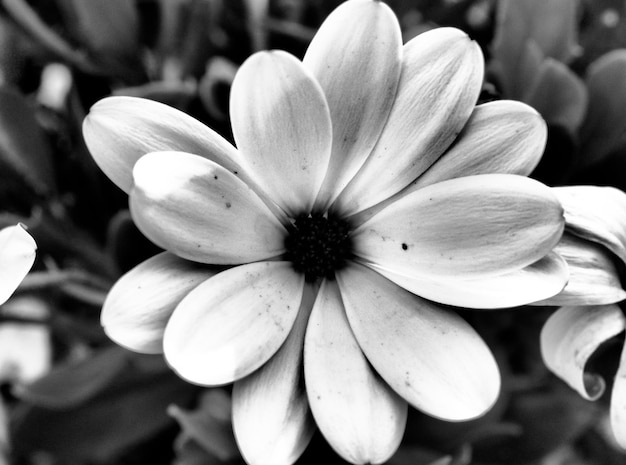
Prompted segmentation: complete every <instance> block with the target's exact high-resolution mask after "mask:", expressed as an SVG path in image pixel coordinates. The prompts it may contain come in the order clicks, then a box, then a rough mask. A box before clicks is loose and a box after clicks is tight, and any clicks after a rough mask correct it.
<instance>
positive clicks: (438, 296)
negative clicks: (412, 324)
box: [370, 253, 569, 309]
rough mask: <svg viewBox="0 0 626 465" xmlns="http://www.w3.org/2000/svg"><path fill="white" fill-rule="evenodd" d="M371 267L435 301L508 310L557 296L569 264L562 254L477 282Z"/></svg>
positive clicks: (564, 280) (476, 280)
mask: <svg viewBox="0 0 626 465" xmlns="http://www.w3.org/2000/svg"><path fill="white" fill-rule="evenodd" d="M370 267H371V268H372V269H373V270H375V271H377V272H379V273H380V274H382V275H383V276H385V277H386V278H388V279H390V280H391V281H393V282H394V283H396V284H397V285H398V286H401V287H403V288H404V289H406V290H408V291H410V292H413V293H414V294H417V295H419V296H420V297H424V298H426V299H429V300H433V301H435V302H439V303H442V304H446V305H455V306H457V307H466V308H479V309H491V308H505V307H517V306H520V305H526V304H528V303H530V302H533V301H535V300H538V299H543V298H547V297H552V296H553V295H555V294H558V293H559V292H560V291H561V290H563V288H564V287H565V284H566V283H567V279H568V276H569V274H568V267H567V263H566V262H565V260H564V259H563V258H561V256H559V254H556V253H549V254H548V255H546V256H545V257H543V258H542V259H541V260H539V261H537V262H535V263H533V264H531V265H528V266H527V267H524V268H522V269H521V270H516V271H512V272H510V273H506V274H502V275H497V276H487V277H483V278H476V279H451V278H445V279H430V278H429V277H427V276H413V277H410V276H404V275H401V274H397V273H393V272H391V271H389V270H386V269H384V268H381V267H377V266H376V265H370Z"/></svg>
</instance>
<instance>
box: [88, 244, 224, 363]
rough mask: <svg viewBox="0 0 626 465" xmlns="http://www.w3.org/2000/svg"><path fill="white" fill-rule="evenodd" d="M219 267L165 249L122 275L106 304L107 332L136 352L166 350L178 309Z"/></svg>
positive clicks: (105, 329) (104, 311)
mask: <svg viewBox="0 0 626 465" xmlns="http://www.w3.org/2000/svg"><path fill="white" fill-rule="evenodd" d="M216 272H217V270H216V269H214V268H209V267H206V266H201V265H198V264H197V263H194V262H190V261H187V260H183V259H182V258H178V257H177V256H176V255H173V254H170V253H169V252H163V253H160V254H158V255H155V256H154V257H152V258H150V259H148V260H146V261H145V262H143V263H140V264H139V265H137V266H136V267H135V268H133V269H132V270H130V271H129V272H128V273H126V274H125V275H124V276H122V277H121V278H120V279H119V280H118V281H117V282H116V283H115V285H114V286H113V287H112V288H111V291H110V292H109V294H108V295H107V298H106V300H105V302H104V306H103V307H102V314H101V316H100V320H101V323H102V326H103V327H104V331H105V332H106V333H107V335H108V336H109V337H110V338H111V339H113V340H114V341H115V342H116V343H118V344H120V345H122V346H124V347H127V348H129V349H131V350H134V351H136V352H142V353H148V354H156V353H161V352H163V332H164V331H165V325H166V324H167V321H168V320H169V318H170V316H171V314H172V312H173V311H174V308H176V306H177V305H178V304H179V303H180V301H181V300H182V299H183V297H185V296H186V295H187V294H188V293H189V291H191V290H192V289H193V288H195V287H196V286H197V285H198V284H200V283H201V282H203V281H206V280H207V279H208V278H210V277H212V276H214V275H215V274H216Z"/></svg>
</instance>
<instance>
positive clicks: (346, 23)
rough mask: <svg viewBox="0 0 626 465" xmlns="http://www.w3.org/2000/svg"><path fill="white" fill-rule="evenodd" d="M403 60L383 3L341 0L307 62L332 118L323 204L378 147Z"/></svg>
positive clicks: (394, 27)
mask: <svg viewBox="0 0 626 465" xmlns="http://www.w3.org/2000/svg"><path fill="white" fill-rule="evenodd" d="M401 59H402V37H401V35H400V26H399V24H398V20H397V19H396V16H395V15H394V14H393V12H392V11H391V9H390V8H389V7H388V6H387V5H385V4H384V3H383V2H372V1H359V0H357V1H348V2H344V3H342V4H341V5H340V6H339V7H338V8H337V9H335V10H334V11H333V12H332V13H331V14H330V16H328V18H327V19H326V20H325V21H324V23H323V24H322V26H321V27H320V29H319V31H318V32H317V34H316V35H315V37H314V38H313V41H312V42H311V44H310V45H309V48H308V49H307V52H306V55H305V56H304V60H303V62H304V65H305V66H306V67H307V68H309V69H310V70H311V71H312V72H313V74H314V75H315V77H316V78H317V80H318V81H319V83H320V84H321V86H322V89H324V94H325V95H326V100H327V101H328V106H329V107H330V115H331V119H332V122H333V148H332V156H331V160H330V167H329V170H328V173H327V175H326V179H325V180H324V184H323V186H322V190H321V192H320V196H319V198H318V202H317V203H318V208H319V209H322V210H323V209H325V207H327V205H328V204H329V203H330V202H331V201H332V200H334V198H335V197H336V196H337V195H338V194H339V192H340V191H341V189H343V188H344V187H345V185H346V184H347V183H348V181H349V180H350V179H351V178H352V177H353V176H354V175H355V173H356V172H357V170H358V169H359V168H360V167H361V166H362V165H363V162H364V161H365V158H366V157H367V155H368V154H369V153H370V152H371V150H372V148H373V147H374V144H375V143H376V140H377V139H378V137H379V135H380V133H381V131H382V129H383V126H384V124H385V121H386V120H387V116H388V115H389V111H390V110H391V105H392V104H393V100H394V97H395V95H396V89H397V86H398V80H399V79H400V67H401ZM355 82H358V85H355Z"/></svg>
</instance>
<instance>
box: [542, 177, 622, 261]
mask: <svg viewBox="0 0 626 465" xmlns="http://www.w3.org/2000/svg"><path fill="white" fill-rule="evenodd" d="M553 190H554V193H555V194H556V196H557V197H558V199H559V201H560V202H561V204H562V205H563V209H564V210H565V227H566V228H567V229H568V230H569V231H571V232H572V233H574V234H576V235H577V236H579V237H582V238H584V239H587V240H590V241H593V242H597V243H599V244H601V245H603V246H605V247H606V248H607V249H609V250H610V251H611V252H613V253H614V254H615V255H617V256H618V257H619V258H621V259H622V261H623V262H625V263H626V194H625V193H624V192H622V191H620V190H619V189H615V188H614V187H597V186H566V187H555V188H554V189H553ZM599 207H600V208H599Z"/></svg>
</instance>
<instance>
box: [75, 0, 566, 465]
mask: <svg viewBox="0 0 626 465" xmlns="http://www.w3.org/2000/svg"><path fill="white" fill-rule="evenodd" d="M483 70H484V63H483V57H482V54H481V51H480V49H479V47H478V45H477V44H476V43H475V42H473V41H472V40H470V39H469V38H468V37H467V35H466V34H464V33H463V32H461V31H459V30H457V29H454V28H441V29H435V30H432V31H429V32H426V33H424V34H421V35H419V36H417V37H416V38H414V39H413V40H411V41H410V42H408V43H407V44H405V45H403V44H402V40H401V34H400V27H399V25H398V22H397V19H396V17H395V16H394V14H393V13H392V11H391V10H390V9H389V8H388V7H387V6H386V5H385V4H384V3H382V2H379V1H371V0H350V1H347V2H345V3H343V4H342V5H341V6H339V7H338V8H337V9H336V10H335V11H334V12H333V13H332V14H331V15H330V16H329V18H328V19H327V20H326V21H325V22H324V23H323V25H322V26H321V28H320V30H319V32H318V33H317V34H316V36H315V38H314V39H313V41H312V43H311V44H310V46H309V48H308V50H307V52H306V55H305V57H304V59H303V60H302V61H300V60H298V59H296V58H295V57H293V56H291V55H289V54H288V53H285V52H282V51H267V52H259V53H256V54H254V55H253V56H251V57H250V58H249V59H248V60H246V61H245V62H244V63H243V65H242V66H241V67H240V69H239V70H238V72H237V74H236V76H235V79H234V81H233V85H232V89H231V99H230V117H231V122H232V130H233V136H234V140H235V143H236V148H235V147H233V146H232V145H231V144H230V143H229V142H227V141H226V140H225V139H224V138H222V137H221V136H219V135H218V134H216V133H215V132H213V131H212V130H211V129H209V128H207V127H206V126H204V125H203V124H201V123H200V122H198V121H196V120H194V119H193V118H191V117H189V116H187V115H185V114H183V113H181V112H179V111H177V110H174V109H172V108H169V107H167V106H164V105H161V104H158V103H155V102H151V101H147V100H141V99H137V98H129V97H109V98H106V99H104V100H102V101H100V102H98V103H96V104H95V105H94V106H93V108H92V109H91V111H90V113H89V115H88V116H87V118H86V120H85V122H84V127H83V130H84V135H85V140H86V142H87V146H88V148H89V150H90V152H91V153H92V155H93V157H94V159H95V160H96V162H97V163H98V164H99V165H100V167H101V168H102V169H103V171H104V172H105V173H106V174H107V175H108V176H109V177H110V178H111V180H113V182H115V183H116V184H117V185H118V186H119V187H120V188H122V189H123V190H125V191H126V192H127V193H128V194H129V202H130V210H131V213H132V216H133V218H134V220H135V222H136V223H137V225H138V227H139V228H140V229H141V231H143V233H144V234H145V235H146V236H147V237H148V238H150V239H151V240H152V241H153V242H155V243H156V244H157V245H159V246H160V247H162V248H163V249H165V250H166V251H165V252H163V253H161V254H159V255H157V256H155V257H153V258H151V259H149V260H147V261H146V262H144V263H142V264H140V265H138V266H137V267H136V268H134V269H133V270H131V271H130V272H129V273H127V274H126V275H125V276H124V277H122V278H121V279H120V280H119V281H118V282H117V283H116V285H115V286H114V287H113V289H112V290H111V292H110V294H109V296H108V298H107V301H106V303H105V305H104V308H103V313H102V323H103V326H104V329H105V331H106V332H107V333H108V334H109V335H110V337H111V338H112V339H113V340H115V341H117V342H118V343H119V344H121V345H124V346H126V347H128V348H130V349H133V350H136V351H140V352H148V353H158V352H164V354H165V357H166V359H167V361H168V363H169V364H170V365H171V366H172V368H173V369H174V370H175V371H176V372H177V373H178V374H179V375H180V376H181V377H183V378H185V379H187V380H189V381H191V382H193V383H197V384H200V385H210V386H214V385H223V384H227V383H232V382H234V388H233V428H234V432H235V436H236V438H237V442H238V444H239V447H240V448H241V451H242V454H243V456H244V458H245V459H246V461H248V462H249V463H251V464H264V463H268V464H269V463H271V464H282V463H293V462H294V461H295V460H296V459H297V458H298V456H299V455H300V454H301V453H302V451H303V450H304V448H305V447H306V445H307V444H308V441H309V440H310V438H311V435H312V433H313V431H314V428H315V426H317V427H318V428H319V429H320V430H321V432H322V434H323V435H324V436H325V438H326V439H327V440H328V442H329V443H330V445H331V446H332V447H333V448H334V449H335V450H336V451H337V453H338V454H340V455H341V456H342V457H343V458H344V459H346V460H348V461H350V462H352V463H381V462H384V461H385V460H387V459H388V458H389V457H390V456H391V455H392V454H393V453H394V451H395V450H396V448H397V447H398V445H399V443H400V440H401V438H402V434H403V431H404V427H405V421H406V415H407V407H408V405H411V406H413V407H415V408H417V409H419V410H421V411H423V412H425V413H427V414H429V415H432V416H434V417H438V418H442V419H446V420H451V421H461V420H467V419H471V418H475V417H478V416H480V415H482V414H484V413H485V412H486V411H487V410H488V409H489V408H490V407H491V406H492V405H493V403H494V402H495V400H496V398H497V396H498V393H499V388H500V377H499V373H498V367H497V365H496V363H495V360H494V357H493V356H492V354H491V352H490V350H489V348H488V347H487V345H486V344H485V343H484V342H483V340H482V339H481V338H480V337H479V335H478V334H477V333H476V332H475V330H474V329H473V328H472V327H471V326H470V325H469V324H468V323H467V322H465V321H464V320H463V319H462V318H461V317H459V316H458V315H457V314H456V313H455V312H454V311H453V310H451V309H450V308H449V307H448V306H449V305H454V306H463V307H473V308H499V307H510V306H516V305H523V304H526V303H529V302H534V301H538V300H541V299H547V298H549V297H551V296H553V295H555V294H558V293H559V292H560V291H561V290H562V289H563V288H564V286H565V284H566V282H567V278H568V271H567V264H566V262H565V260H564V259H563V258H562V257H561V256H560V255H559V254H557V253H555V252H553V248H554V247H555V246H556V245H557V243H558V242H559V240H560V238H561V236H562V232H563V228H564V218H563V209H562V207H561V204H560V203H559V201H558V199H557V197H556V196H555V195H554V193H553V192H552V190H551V189H550V188H548V187H546V186H545V185H543V184H541V183H539V182H537V181H534V180H531V179H529V178H526V177H525V176H526V175H527V174H528V173H530V171H531V170H532V169H533V168H534V167H535V166H536V164H537V162H538V160H539V158H540V156H541V153H542V150H543V147H544V144H545V139H546V126H545V123H544V122H543V120H542V119H541V118H540V116H539V115H538V114H537V113H536V112H535V111H534V110H532V109H531V108H530V107H528V106H526V105H524V104H521V103H517V102H512V101H499V102H493V103H487V104H484V105H479V106H476V102H477V99H478V95H479V92H480V89H481V85H482V81H483ZM442 304H446V306H444V305H442Z"/></svg>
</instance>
